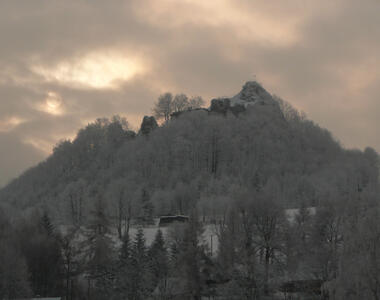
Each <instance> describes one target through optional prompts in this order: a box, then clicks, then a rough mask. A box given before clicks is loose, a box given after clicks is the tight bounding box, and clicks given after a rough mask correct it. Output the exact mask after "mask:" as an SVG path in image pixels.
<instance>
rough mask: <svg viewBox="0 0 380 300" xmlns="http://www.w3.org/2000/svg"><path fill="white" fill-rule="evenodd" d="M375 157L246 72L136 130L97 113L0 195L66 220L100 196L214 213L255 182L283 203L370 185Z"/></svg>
mask: <svg viewBox="0 0 380 300" xmlns="http://www.w3.org/2000/svg"><path fill="white" fill-rule="evenodd" d="M149 120H150V122H151V119H149ZM377 160H378V156H377V154H376V152H375V151H374V150H372V149H370V148H368V149H366V150H365V151H364V152H361V151H358V150H345V149H343V148H342V147H341V146H340V145H339V143H338V142H337V141H336V140H335V139H334V138H332V136H331V134H330V133H329V132H328V131H327V130H325V129H322V128H320V127H319V126H318V125H316V124H315V123H313V122H312V121H310V120H307V119H306V118H304V117H303V116H302V115H301V114H299V113H298V112H297V111H296V110H294V109H293V108H292V107H291V106H289V105H288V104H286V103H284V102H283V101H282V100H280V99H277V98H275V97H273V96H272V95H270V94H269V93H268V92H267V91H265V89H264V88H262V87H261V85H259V84H258V83H257V82H248V83H246V84H245V85H244V87H243V90H242V91H241V92H240V93H238V94H237V95H236V96H235V97H233V98H230V99H226V98H224V99H214V100H212V101H211V106H210V108H209V109H197V110H193V111H186V112H183V113H181V114H176V117H172V119H171V120H170V121H169V122H167V123H165V124H163V125H162V126H160V127H158V128H156V129H155V128H152V130H148V129H146V126H145V127H144V131H143V133H141V132H140V133H134V132H132V131H130V130H128V128H127V127H126V126H125V122H122V120H121V119H120V118H119V119H118V118H115V119H113V120H106V119H99V120H97V121H96V122H94V123H92V124H89V125H88V126H87V127H86V128H84V129H81V130H80V131H79V133H78V135H77V137H76V138H75V139H74V140H73V141H64V142H61V143H60V144H58V145H57V146H56V147H55V149H54V152H53V154H52V155H51V156H50V157H49V158H48V159H46V160H45V161H43V162H41V163H40V164H39V165H38V166H36V167H34V168H32V169H30V170H28V171H26V172H25V173H24V174H23V175H22V176H20V177H19V178H17V179H16V180H14V181H12V182H11V183H10V184H9V185H8V186H6V187H5V188H3V189H2V190H1V191H0V202H1V203H3V204H6V205H8V208H12V209H15V210H16V211H24V212H25V211H28V210H34V209H35V208H41V209H43V210H47V211H49V213H50V214H51V215H53V216H55V217H56V218H57V220H60V221H62V222H64V223H67V222H78V223H85V222H86V218H87V216H88V214H89V212H90V211H91V210H92V208H93V203H94V201H95V200H97V199H103V200H104V201H105V202H106V204H107V209H108V212H109V214H110V215H112V216H117V215H118V214H119V215H120V211H121V210H122V211H123V214H124V215H125V214H127V213H126V210H127V209H126V207H128V209H130V210H129V212H130V213H131V214H133V216H138V215H142V214H144V212H146V209H147V207H148V206H149V207H150V206H151V208H152V209H154V214H156V215H159V214H172V213H183V214H185V213H188V211H189V210H190V209H191V208H192V207H194V206H198V207H199V208H200V209H201V211H202V213H203V214H204V215H217V214H221V213H222V212H223V210H224V209H225V208H226V207H227V206H228V205H229V203H230V202H231V201H234V200H236V199H237V198H239V195H240V194H241V193H244V192H248V193H249V192H255V191H256V192H258V191H265V192H266V193H268V194H272V195H275V197H276V199H277V200H276V201H278V202H279V204H280V205H282V206H284V207H298V206H300V205H313V206H314V205H318V204H320V203H322V202H323V201H325V200H327V199H332V198H334V199H340V198H343V197H351V196H352V197H354V195H356V194H357V193H358V192H361V193H362V192H366V191H367V190H369V189H373V188H374V186H377V184H378V167H377ZM348 195H349V196H348ZM355 197H356V196H355ZM216 203H217V205H215V204H216ZM148 204H149V205H148ZM124 217H125V216H124Z"/></svg>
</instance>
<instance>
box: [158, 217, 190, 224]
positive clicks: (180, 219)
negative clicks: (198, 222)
mask: <svg viewBox="0 0 380 300" xmlns="http://www.w3.org/2000/svg"><path fill="white" fill-rule="evenodd" d="M188 221H189V217H188V216H182V215H177V216H161V217H160V222H159V226H165V225H169V224H173V223H176V222H179V223H186V222H188Z"/></svg>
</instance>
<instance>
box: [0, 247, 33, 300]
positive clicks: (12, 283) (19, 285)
mask: <svg viewBox="0 0 380 300" xmlns="http://www.w3.org/2000/svg"><path fill="white" fill-rule="evenodd" d="M0 253H1V255H0V299H18V298H19V299H21V298H28V297H30V296H31V295H32V291H31V288H30V284H29V281H28V268H27V265H26V262H25V259H24V257H23V255H22V253H20V251H18V249H16V248H15V247H14V246H12V242H11V241H10V240H1V241H0Z"/></svg>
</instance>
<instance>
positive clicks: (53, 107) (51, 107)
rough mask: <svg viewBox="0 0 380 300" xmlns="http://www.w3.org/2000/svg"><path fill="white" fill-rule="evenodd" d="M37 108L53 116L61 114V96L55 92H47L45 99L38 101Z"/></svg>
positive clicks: (62, 109) (62, 110)
mask: <svg viewBox="0 0 380 300" xmlns="http://www.w3.org/2000/svg"><path fill="white" fill-rule="evenodd" d="M37 109H38V110H40V111H43V112H45V113H48V114H51V115H55V116H59V115H62V114H63V113H64V108H63V102H62V98H61V96H60V95H58V94H57V93H55V92H48V93H47V96H46V98H45V100H44V101H42V102H41V103H39V105H38V106H37Z"/></svg>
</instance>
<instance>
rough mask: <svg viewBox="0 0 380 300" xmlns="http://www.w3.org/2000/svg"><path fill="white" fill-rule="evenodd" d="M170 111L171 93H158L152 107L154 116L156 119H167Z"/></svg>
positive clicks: (171, 110) (171, 105)
mask: <svg viewBox="0 0 380 300" xmlns="http://www.w3.org/2000/svg"><path fill="white" fill-rule="evenodd" d="M172 112H173V95H172V94H171V93H165V94H162V95H160V96H159V97H158V100H157V102H156V103H155V104H154V107H153V113H154V116H155V117H156V118H157V119H164V120H165V121H168V120H169V118H170V114H171V113H172Z"/></svg>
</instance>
